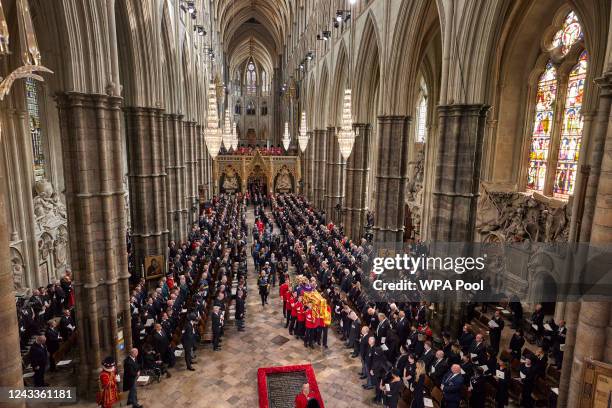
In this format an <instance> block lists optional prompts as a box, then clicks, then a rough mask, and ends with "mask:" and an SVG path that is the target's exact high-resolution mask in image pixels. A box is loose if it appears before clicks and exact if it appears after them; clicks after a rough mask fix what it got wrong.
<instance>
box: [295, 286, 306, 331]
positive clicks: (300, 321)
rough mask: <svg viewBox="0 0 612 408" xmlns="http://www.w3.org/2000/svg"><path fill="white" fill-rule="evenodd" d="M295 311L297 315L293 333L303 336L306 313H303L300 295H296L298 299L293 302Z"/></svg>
mask: <svg viewBox="0 0 612 408" xmlns="http://www.w3.org/2000/svg"><path fill="white" fill-rule="evenodd" d="M294 307H295V311H296V315H297V327H296V328H295V335H296V337H298V338H302V337H304V332H305V330H306V325H305V321H306V314H305V313H304V304H303V303H302V296H298V301H297V302H296V304H295V306H294Z"/></svg>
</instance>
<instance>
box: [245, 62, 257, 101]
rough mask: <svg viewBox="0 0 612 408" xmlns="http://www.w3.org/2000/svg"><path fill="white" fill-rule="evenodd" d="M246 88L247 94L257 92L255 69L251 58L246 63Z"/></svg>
mask: <svg viewBox="0 0 612 408" xmlns="http://www.w3.org/2000/svg"><path fill="white" fill-rule="evenodd" d="M246 89H247V94H249V95H255V94H256V93H257V70H256V69H255V64H254V63H253V61H252V60H251V61H249V63H248V64H247V71H246Z"/></svg>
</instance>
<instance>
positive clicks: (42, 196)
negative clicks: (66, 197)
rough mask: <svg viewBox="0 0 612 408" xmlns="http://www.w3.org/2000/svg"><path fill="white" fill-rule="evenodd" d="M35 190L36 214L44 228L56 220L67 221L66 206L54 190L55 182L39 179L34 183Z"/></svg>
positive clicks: (37, 219) (39, 223)
mask: <svg viewBox="0 0 612 408" xmlns="http://www.w3.org/2000/svg"><path fill="white" fill-rule="evenodd" d="M34 192H35V196H34V199H33V202H34V215H35V217H36V222H37V223H38V225H39V226H40V228H41V229H42V230H44V229H47V228H48V227H49V226H50V225H51V224H53V223H54V222H57V221H59V222H65V221H66V206H65V205H64V203H62V200H61V199H60V197H59V194H58V193H57V192H56V191H55V190H54V188H53V184H51V183H50V182H49V181H48V180H44V179H43V180H39V181H37V182H36V183H35V184H34Z"/></svg>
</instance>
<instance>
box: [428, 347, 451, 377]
mask: <svg viewBox="0 0 612 408" xmlns="http://www.w3.org/2000/svg"><path fill="white" fill-rule="evenodd" d="M447 371H448V363H447V362H446V359H445V358H444V351H442V350H438V351H436V359H435V360H434V362H433V363H432V364H431V369H430V370H429V376H430V377H431V379H432V380H433V382H435V383H436V384H438V385H439V384H440V383H441V382H442V378H444V376H445V375H446V372H447Z"/></svg>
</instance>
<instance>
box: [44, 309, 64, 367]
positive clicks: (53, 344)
mask: <svg viewBox="0 0 612 408" xmlns="http://www.w3.org/2000/svg"><path fill="white" fill-rule="evenodd" d="M45 338H46V339H47V341H46V345H47V352H48V353H49V371H55V357H54V354H55V353H56V352H57V351H58V350H59V348H60V340H61V336H60V334H59V331H58V330H57V321H55V320H51V321H50V322H49V327H48V328H47V330H46V331H45Z"/></svg>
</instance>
